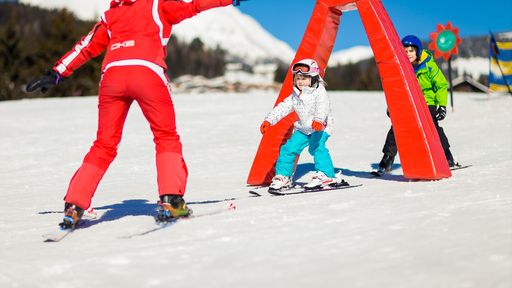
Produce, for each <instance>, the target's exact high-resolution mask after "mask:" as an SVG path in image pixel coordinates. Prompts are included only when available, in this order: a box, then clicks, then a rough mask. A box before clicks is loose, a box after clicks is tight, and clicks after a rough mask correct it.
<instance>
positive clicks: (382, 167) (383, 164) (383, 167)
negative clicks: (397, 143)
mask: <svg viewBox="0 0 512 288" xmlns="http://www.w3.org/2000/svg"><path fill="white" fill-rule="evenodd" d="M394 161H395V157H393V156H391V155H389V154H384V156H382V160H380V163H379V168H378V169H377V171H373V172H372V173H371V174H372V175H374V176H378V177H381V176H383V175H384V174H386V173H389V171H391V166H393V162H394Z"/></svg>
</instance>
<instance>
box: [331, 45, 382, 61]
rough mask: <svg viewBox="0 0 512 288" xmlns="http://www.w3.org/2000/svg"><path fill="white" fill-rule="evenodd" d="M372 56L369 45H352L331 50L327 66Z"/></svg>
mask: <svg viewBox="0 0 512 288" xmlns="http://www.w3.org/2000/svg"><path fill="white" fill-rule="evenodd" d="M372 57H373V51H372V48H371V47H370V46H354V47H351V48H347V49H344V50H339V51H337V52H333V53H332V55H331V58H330V59H329V64H328V65H329V66H337V65H346V64H349V63H357V62H359V61H361V60H366V59H369V58H372Z"/></svg>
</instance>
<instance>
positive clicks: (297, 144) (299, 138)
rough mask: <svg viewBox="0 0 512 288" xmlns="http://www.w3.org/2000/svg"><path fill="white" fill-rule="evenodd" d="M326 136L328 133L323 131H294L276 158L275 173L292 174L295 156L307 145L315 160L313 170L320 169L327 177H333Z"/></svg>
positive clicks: (327, 136)
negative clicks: (309, 132) (306, 132)
mask: <svg viewBox="0 0 512 288" xmlns="http://www.w3.org/2000/svg"><path fill="white" fill-rule="evenodd" d="M328 138H329V134H327V133H325V132H324V131H318V132H314V133H312V134H311V135H306V134H304V133H302V132H300V131H295V132H294V133H293V134H292V137H290V139H288V141H287V142H286V144H284V145H283V146H282V147H281V150H280V152H279V158H277V164H276V175H283V176H292V174H293V168H294V166H295V158H296V157H297V156H298V155H300V153H301V152H302V150H304V148H306V146H309V149H308V151H309V154H311V155H312V156H313V157H314V160H315V170H316V171H322V172H323V173H324V174H325V175H326V176H327V177H331V178H333V177H334V176H335V175H334V166H333V165H332V159H331V155H329V150H327V148H326V147H325V142H326V141H327V139H328Z"/></svg>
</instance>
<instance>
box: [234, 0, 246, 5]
mask: <svg viewBox="0 0 512 288" xmlns="http://www.w3.org/2000/svg"><path fill="white" fill-rule="evenodd" d="M240 1H249V0H233V6H240Z"/></svg>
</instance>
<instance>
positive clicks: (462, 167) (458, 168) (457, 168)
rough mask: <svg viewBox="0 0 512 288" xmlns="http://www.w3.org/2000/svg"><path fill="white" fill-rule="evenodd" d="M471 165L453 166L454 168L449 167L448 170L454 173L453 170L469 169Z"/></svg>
mask: <svg viewBox="0 0 512 288" xmlns="http://www.w3.org/2000/svg"><path fill="white" fill-rule="evenodd" d="M471 166H473V165H459V166H454V167H451V168H450V170H451V171H455V170H460V169H465V168H469V167H471Z"/></svg>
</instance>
